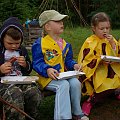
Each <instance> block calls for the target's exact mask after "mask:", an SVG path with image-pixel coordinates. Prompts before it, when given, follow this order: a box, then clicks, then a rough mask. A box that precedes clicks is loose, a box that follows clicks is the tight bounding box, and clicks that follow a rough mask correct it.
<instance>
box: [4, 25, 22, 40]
mask: <svg viewBox="0 0 120 120" xmlns="http://www.w3.org/2000/svg"><path fill="white" fill-rule="evenodd" d="M5 35H8V36H10V37H11V38H12V39H14V40H20V39H22V34H21V32H20V31H19V30H18V29H17V28H15V27H9V29H8V30H6V32H4V34H3V36H2V39H4V37H5Z"/></svg>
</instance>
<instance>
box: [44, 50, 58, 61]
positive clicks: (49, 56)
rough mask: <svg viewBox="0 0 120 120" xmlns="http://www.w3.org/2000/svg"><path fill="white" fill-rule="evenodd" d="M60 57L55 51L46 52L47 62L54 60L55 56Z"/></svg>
mask: <svg viewBox="0 0 120 120" xmlns="http://www.w3.org/2000/svg"><path fill="white" fill-rule="evenodd" d="M58 55H59V54H58V52H57V51H56V50H55V49H53V50H52V51H51V50H49V49H47V50H46V57H47V60H51V59H52V58H54V57H55V56H58Z"/></svg>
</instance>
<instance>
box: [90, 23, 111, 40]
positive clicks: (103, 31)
mask: <svg viewBox="0 0 120 120" xmlns="http://www.w3.org/2000/svg"><path fill="white" fill-rule="evenodd" d="M92 30H93V32H94V34H95V35H97V36H98V37H99V38H101V39H104V38H105V37H106V36H107V35H109V33H110V23H109V22H108V21H106V22H99V23H98V25H96V26H93V27H92Z"/></svg>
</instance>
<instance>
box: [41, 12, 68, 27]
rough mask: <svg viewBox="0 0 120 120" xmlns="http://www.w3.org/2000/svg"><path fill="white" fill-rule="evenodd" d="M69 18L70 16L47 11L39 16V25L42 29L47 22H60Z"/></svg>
mask: <svg viewBox="0 0 120 120" xmlns="http://www.w3.org/2000/svg"><path fill="white" fill-rule="evenodd" d="M67 17H68V15H63V14H60V13H59V12H57V11H55V10H46V11H44V12H43V13H41V15H40V16H39V24H40V27H42V26H43V25H44V24H46V23H47V22H49V21H51V20H53V21H60V20H62V19H64V18H67Z"/></svg>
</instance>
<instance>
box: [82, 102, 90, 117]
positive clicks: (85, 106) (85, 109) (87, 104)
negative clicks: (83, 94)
mask: <svg viewBox="0 0 120 120" xmlns="http://www.w3.org/2000/svg"><path fill="white" fill-rule="evenodd" d="M91 108H92V104H91V102H90V101H85V102H84V103H83V105H82V111H83V113H84V114H85V115H87V116H88V115H89V114H90V111H91Z"/></svg>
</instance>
